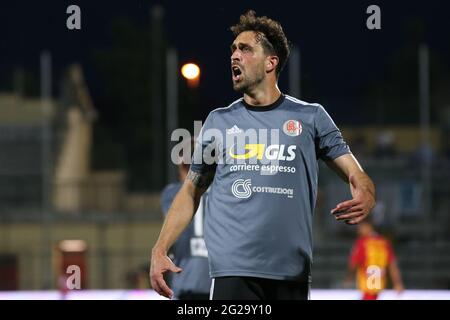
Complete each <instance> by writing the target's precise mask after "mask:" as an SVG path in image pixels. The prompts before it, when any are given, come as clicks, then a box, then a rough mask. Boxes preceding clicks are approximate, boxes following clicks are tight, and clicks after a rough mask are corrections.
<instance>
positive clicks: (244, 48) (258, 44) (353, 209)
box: [150, 11, 375, 300]
mask: <svg viewBox="0 0 450 320" xmlns="http://www.w3.org/2000/svg"><path fill="white" fill-rule="evenodd" d="M231 30H232V32H233V34H234V35H235V39H234V41H233V43H232V44H231V61H230V68H231V72H232V82H233V88H234V90H236V91H238V92H240V93H242V94H243V97H242V98H241V99H239V100H237V101H235V102H233V103H232V104H231V105H229V106H228V107H226V108H221V109H216V110H214V111H212V112H211V113H210V114H209V115H208V117H207V119H206V121H205V123H204V126H203V128H202V132H201V134H200V135H199V137H198V139H197V142H196V148H195V150H194V156H193V163H192V164H191V167H190V171H189V173H188V176H187V179H186V180H185V182H184V184H183V186H182V187H181V189H180V192H178V194H177V196H176V198H175V200H174V202H173V204H172V206H171V208H170V210H169V213H168V215H167V218H166V219H165V222H164V225H163V227H162V230H161V233H160V236H159V238H158V241H157V242H156V244H155V245H154V247H153V250H152V257H151V268H150V277H151V283H152V287H153V288H154V289H155V290H156V291H157V292H158V293H159V294H161V295H163V296H166V297H172V295H173V292H172V290H171V289H170V288H169V287H168V286H167V284H166V282H165V281H164V278H163V274H164V273H166V272H168V271H171V272H180V271H181V269H180V268H179V267H177V266H176V265H174V264H173V262H172V261H171V260H170V259H169V258H168V256H167V252H168V250H169V248H170V247H171V245H172V244H173V243H174V241H175V240H176V239H177V237H178V236H179V234H180V233H181V232H182V230H183V229H184V228H185V227H186V226H187V225H188V224H189V222H190V220H191V219H192V216H193V213H194V212H195V211H196V209H197V206H198V203H199V200H200V197H201V195H202V194H203V192H205V190H206V189H207V188H208V187H209V186H210V185H211V189H210V192H209V195H208V206H209V209H208V211H207V214H206V217H205V242H206V246H207V248H208V254H209V264H210V275H211V277H212V278H213V281H212V285H211V298H212V299H289V300H291V299H307V298H308V294H309V281H310V270H311V261H312V215H313V211H314V207H315V201H316V192H317V176H318V172H317V170H318V168H317V167H318V165H317V159H318V158H320V159H322V160H324V161H326V162H327V163H328V164H329V165H330V166H331V167H332V168H333V169H334V170H336V172H337V173H338V174H339V176H341V177H342V178H343V179H344V181H346V182H348V183H349V185H350V190H351V193H352V197H353V199H351V200H348V201H344V202H342V203H339V204H338V205H337V206H336V207H335V208H334V209H333V210H331V212H332V213H333V214H336V219H337V220H341V221H345V222H346V223H348V224H357V223H359V222H360V221H362V220H363V219H364V218H365V217H366V216H367V215H368V214H369V212H370V210H371V209H372V208H373V206H374V204H375V187H374V185H373V183H372V181H371V179H370V178H369V177H368V176H367V174H365V173H364V171H363V170H362V168H361V166H360V165H359V164H358V162H357V160H356V159H355V158H354V157H353V155H352V154H351V152H350V149H349V147H348V146H347V144H346V143H345V142H344V140H343V138H342V135H341V133H340V131H339V129H338V128H337V127H336V125H335V124H334V122H333V120H332V119H331V118H330V116H329V115H328V114H327V112H326V111H325V109H324V108H323V107H322V106H321V105H318V104H310V103H306V102H303V101H300V100H297V99H295V98H293V97H290V96H288V95H286V94H283V93H282V92H281V91H280V89H279V88H278V85H277V82H278V77H279V74H280V72H281V70H282V69H283V67H284V65H285V63H286V60H287V59H288V56H289V46H288V41H287V39H286V36H285V34H284V32H283V29H282V27H281V25H280V24H279V23H278V22H276V21H274V20H272V19H269V18H267V17H257V16H256V15H255V13H254V12H253V11H249V12H248V13H246V14H245V15H242V16H241V17H240V21H239V23H238V24H236V25H235V26H233V27H232V28H231ZM255 132H257V133H258V134H259V136H257V137H256V138H255V134H254V133H255ZM264 133H266V134H264ZM269 133H270V137H268V135H269ZM230 141H233V143H230ZM236 141H237V142H236ZM211 150H212V151H211ZM210 156H212V157H215V159H216V160H217V159H218V160H217V161H211V157H210Z"/></svg>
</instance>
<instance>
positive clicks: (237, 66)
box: [231, 31, 267, 93]
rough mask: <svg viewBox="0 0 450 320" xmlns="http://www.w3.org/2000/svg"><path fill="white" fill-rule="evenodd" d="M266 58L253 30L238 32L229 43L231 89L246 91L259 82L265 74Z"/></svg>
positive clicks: (258, 37) (258, 38)
mask: <svg viewBox="0 0 450 320" xmlns="http://www.w3.org/2000/svg"><path fill="white" fill-rule="evenodd" d="M266 58H267V55H266V54H265V53H264V49H263V47H262V45H261V40H260V36H259V35H258V34H257V33H255V32H253V31H244V32H242V33H240V34H239V35H238V36H237V37H236V39H235V40H234V41H233V43H232V45H231V73H232V80H233V89H234V90H236V91H238V92H241V93H246V92H249V91H250V90H252V89H253V88H255V87H256V86H257V85H258V84H259V83H261V82H262V81H263V80H264V78H265V76H266V72H265V61H266Z"/></svg>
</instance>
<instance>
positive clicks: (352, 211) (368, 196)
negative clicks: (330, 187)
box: [331, 175, 375, 225]
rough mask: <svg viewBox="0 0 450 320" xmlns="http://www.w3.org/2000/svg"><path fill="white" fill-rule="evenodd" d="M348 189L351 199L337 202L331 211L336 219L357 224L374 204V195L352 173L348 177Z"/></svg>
mask: <svg viewBox="0 0 450 320" xmlns="http://www.w3.org/2000/svg"><path fill="white" fill-rule="evenodd" d="M349 182H350V190H351V192H352V196H353V199H352V200H348V201H344V202H341V203H339V204H338V205H337V206H336V207H335V208H334V209H332V210H331V213H332V214H334V215H335V218H336V220H344V221H345V223H347V224H350V225H353V224H358V223H360V222H361V221H362V220H364V218H365V217H366V216H367V215H368V214H369V213H370V210H372V209H373V207H374V206H375V198H374V195H373V194H372V193H371V192H370V191H369V190H368V189H365V188H363V186H362V185H361V184H360V183H359V182H358V179H356V178H355V176H354V175H351V176H350V177H349Z"/></svg>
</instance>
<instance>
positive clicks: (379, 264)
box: [349, 219, 403, 300]
mask: <svg viewBox="0 0 450 320" xmlns="http://www.w3.org/2000/svg"><path fill="white" fill-rule="evenodd" d="M358 235H359V237H358V239H357V240H356V242H355V245H354V246H353V249H352V252H351V255H350V263H349V278H350V277H351V276H352V275H353V274H354V273H355V271H356V281H357V285H358V288H359V290H360V291H361V292H362V294H363V296H362V299H363V300H376V299H377V298H378V296H379V294H380V292H381V291H382V290H383V289H384V288H385V287H386V276H387V272H386V271H389V275H390V277H391V280H392V283H393V286H394V289H395V290H396V291H397V293H398V294H400V293H401V292H402V291H403V283H402V279H401V275H400V270H399V268H398V266H397V262H396V259H395V255H394V250H393V249H392V246H391V244H390V242H389V241H388V240H387V239H386V238H384V237H383V236H381V235H380V234H378V233H377V232H376V231H375V229H374V227H373V225H372V222H371V221H370V219H366V220H364V221H363V222H361V223H360V224H359V225H358Z"/></svg>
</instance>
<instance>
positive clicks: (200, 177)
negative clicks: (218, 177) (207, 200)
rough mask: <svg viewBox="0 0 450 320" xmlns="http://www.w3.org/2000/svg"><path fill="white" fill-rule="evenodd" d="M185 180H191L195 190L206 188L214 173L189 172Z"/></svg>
mask: <svg viewBox="0 0 450 320" xmlns="http://www.w3.org/2000/svg"><path fill="white" fill-rule="evenodd" d="M187 179H189V180H191V181H192V183H193V184H194V186H196V187H197V188H208V187H209V185H210V184H211V182H212V181H213V179H214V171H210V172H206V173H197V172H194V171H192V170H189V172H188V175H187Z"/></svg>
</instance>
